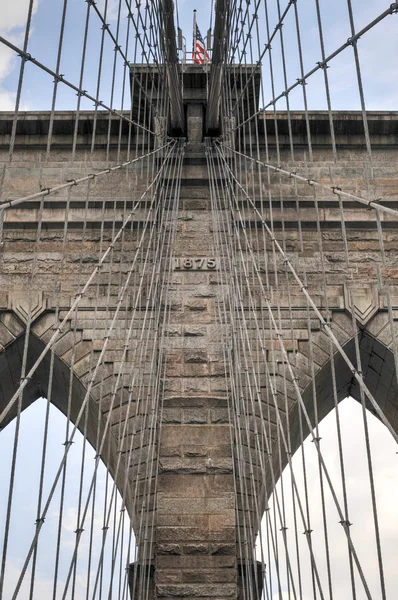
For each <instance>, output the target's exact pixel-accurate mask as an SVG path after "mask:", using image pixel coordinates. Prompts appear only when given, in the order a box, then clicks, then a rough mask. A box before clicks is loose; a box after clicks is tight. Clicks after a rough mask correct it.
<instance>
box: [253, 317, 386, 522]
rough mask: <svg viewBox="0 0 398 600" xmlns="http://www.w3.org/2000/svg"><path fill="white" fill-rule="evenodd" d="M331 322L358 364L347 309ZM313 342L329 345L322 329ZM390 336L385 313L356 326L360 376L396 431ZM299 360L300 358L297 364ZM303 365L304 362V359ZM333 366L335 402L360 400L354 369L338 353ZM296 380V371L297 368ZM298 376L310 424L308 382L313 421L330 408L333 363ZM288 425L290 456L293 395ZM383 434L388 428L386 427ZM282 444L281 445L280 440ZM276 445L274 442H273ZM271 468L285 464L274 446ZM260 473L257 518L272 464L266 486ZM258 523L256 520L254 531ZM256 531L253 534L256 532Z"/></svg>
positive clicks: (294, 440) (295, 417) (294, 446)
mask: <svg viewBox="0 0 398 600" xmlns="http://www.w3.org/2000/svg"><path fill="white" fill-rule="evenodd" d="M334 318H335V322H334V323H333V324H332V328H333V329H334V331H335V333H336V331H337V329H339V334H338V338H339V339H340V341H341V343H342V346H343V349H344V351H345V352H346V354H347V356H348V358H349V359H350V360H351V362H352V363H353V364H354V366H355V367H357V360H356V351H355V340H354V338H353V337H352V335H351V336H349V335H348V334H347V332H348V331H352V329H351V325H350V323H351V317H349V316H348V315H347V314H344V313H339V314H337V315H334ZM344 327H345V339H344V338H343V328H344ZM315 335H318V341H320V340H323V344H324V347H325V348H328V347H329V340H328V339H327V338H326V335H325V334H324V333H323V332H319V333H317V334H315ZM391 346H392V337H391V332H390V325H389V320H388V315H387V314H386V313H385V312H384V313H383V312H379V313H378V314H376V315H375V317H374V318H373V319H372V320H371V321H370V322H369V323H368V326H367V327H366V328H363V329H361V330H360V333H359V349H360V357H361V367H362V371H363V377H364V381H365V383H366V385H367V386H368V388H369V391H370V392H371V393H372V395H373V397H374V398H375V400H376V402H377V404H378V405H379V407H380V409H381V410H382V411H383V413H384V415H385V416H386V418H387V419H388V421H389V422H390V423H391V425H392V427H393V429H394V430H395V431H396V432H397V433H398V383H397V377H396V373H395V363H394V354H393V351H392V349H391ZM298 364H300V363H298ZM303 364H304V363H303ZM334 366H335V373H336V387H337V399H338V402H339V403H340V402H341V401H342V400H344V399H345V398H346V397H347V396H351V397H353V398H354V399H355V400H357V401H359V402H360V391H359V386H358V383H357V381H356V379H355V377H354V375H353V373H352V372H351V371H350V369H349V368H348V366H347V364H346V362H345V360H344V358H343V357H342V356H341V354H340V353H339V352H335V353H334ZM296 374H297V375H298V377H299V380H300V372H299V371H297V373H296ZM301 375H302V377H301V380H305V381H306V385H305V387H304V388H303V389H302V398H303V401H304V404H305V407H306V410H307V412H308V415H309V418H310V420H311V422H312V424H313V427H315V414H314V402H313V385H314V384H315V388H316V398H317V410H318V421H319V423H320V422H321V421H322V420H323V419H324V418H325V417H326V416H327V415H328V414H329V413H330V412H331V411H332V410H333V409H334V408H335V398H334V393H333V379H332V364H331V360H330V358H329V359H328V360H326V361H325V362H324V364H323V365H322V366H321V367H318V370H317V371H316V373H315V378H314V380H315V381H313V379H312V378H310V377H309V376H308V371H307V372H304V367H303V371H302V373H301ZM366 407H367V409H368V410H369V411H370V412H371V413H372V414H374V415H375V416H377V414H376V412H375V410H374V408H373V407H372V405H371V404H370V402H369V401H367V403H366ZM287 427H288V428H289V433H290V441H291V453H292V456H293V455H294V454H295V452H296V451H297V450H298V449H299V448H300V446H301V435H300V428H299V405H298V402H297V400H296V401H295V403H294V405H293V406H292V408H291V410H290V412H289V415H288V420H287V421H286V422H285V428H287ZM303 430H304V439H305V438H306V437H307V436H308V435H309V431H308V427H307V425H306V424H305V423H304V420H303ZM386 435H388V432H387V431H386ZM281 448H282V445H281ZM275 449H276V445H275ZM272 461H273V472H274V478H275V481H276V482H277V481H278V480H279V478H280V476H281V474H282V473H283V471H284V469H285V467H286V466H287V463H288V459H287V455H286V453H285V452H284V451H283V449H282V451H281V456H280V455H279V452H278V451H275V452H274V453H273V459H272ZM259 477H260V485H259V488H258V489H259V490H261V491H260V502H259V508H260V519H261V518H262V515H263V514H264V510H265V506H266V500H265V490H267V495H268V497H270V495H271V494H272V492H273V483H272V481H273V478H272V475H271V469H270V468H269V466H268V468H267V467H266V485H265V487H264V484H263V480H262V475H261V474H260V473H259ZM259 526H260V524H259V523H256V527H255V529H256V532H257V531H258V528H259ZM256 532H255V533H256Z"/></svg>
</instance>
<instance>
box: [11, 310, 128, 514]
mask: <svg viewBox="0 0 398 600" xmlns="http://www.w3.org/2000/svg"><path fill="white" fill-rule="evenodd" d="M10 316H11V315H10V314H9V315H8V317H10ZM12 320H13V321H14V326H16V324H17V320H16V318H14V319H12ZM14 335H15V337H14V339H13V340H12V341H9V343H7V344H6V345H5V346H4V348H3V350H2V351H1V352H0V411H2V410H3V409H4V407H5V406H7V404H8V402H9V400H10V398H11V397H12V396H13V394H14V393H15V392H16V390H17V389H18V385H19V382H20V379H21V366H22V356H23V349H24V343H25V331H24V330H23V328H22V327H21V326H19V327H18V328H16V329H14ZM0 341H2V340H0ZM44 347H45V343H44V342H43V340H41V339H40V337H39V336H38V335H36V333H30V335H29V344H28V355H27V369H28V370H29V368H30V367H31V366H32V365H33V364H34V362H35V361H36V360H37V358H38V357H39V355H40V354H41V352H42V351H43V349H44ZM49 372H50V352H48V353H47V354H46V356H45V357H44V359H43V360H42V362H41V363H40V365H39V366H38V368H37V369H36V371H35V373H34V375H33V376H32V379H31V380H30V381H29V383H28V384H27V386H26V388H25V390H24V394H23V406H22V410H25V409H26V408H27V407H28V406H30V405H31V404H32V403H33V402H35V401H36V400H37V399H38V398H40V397H45V398H46V397H48V391H49V390H48V383H49V382H48V375H49ZM70 379H71V381H72V394H71V421H72V423H75V422H76V418H77V415H78V413H79V410H80V408H81V406H82V402H83V400H84V397H85V394H86V388H85V386H84V385H83V383H82V382H81V380H80V378H79V377H78V376H77V375H76V373H73V376H72V378H70V366H69V365H68V364H67V363H66V362H65V361H64V360H62V359H61V358H60V357H59V356H58V355H57V354H56V353H55V357H54V370H53V385H52V395H51V402H52V404H53V405H54V406H56V407H57V408H58V409H59V410H60V411H61V412H62V413H63V414H64V415H65V416H66V415H67V406H68V391H69V383H70ZM99 410H100V409H99V407H98V404H97V402H96V401H95V399H94V398H93V397H92V396H90V397H89V399H88V419H87V434H86V436H87V440H88V441H89V442H90V444H91V445H92V446H93V448H94V450H95V451H96V452H98V448H97V427H98V422H99V423H100V435H99V438H100V439H101V437H102V434H103V432H104V429H105V417H104V415H99ZM16 414H17V404H14V406H13V408H12V409H11V410H10V412H9V413H8V415H7V418H6V421H5V422H4V424H3V427H4V426H7V424H8V423H10V422H11V421H12V420H13V419H14V418H15V416H16ZM78 429H79V430H80V431H81V432H82V429H83V420H81V423H80V424H79V425H78ZM101 459H102V461H103V462H104V464H105V467H106V468H107V469H108V470H109V473H110V474H111V475H112V478H113V479H114V480H115V481H116V485H117V488H118V490H119V492H120V493H122V492H123V488H124V476H125V469H126V466H125V463H124V461H123V457H122V458H121V461H122V462H121V463H120V466H119V472H118V475H117V477H116V479H115V476H116V466H117V460H118V444H117V440H116V438H115V437H114V435H113V433H112V431H111V428H110V427H108V431H107V433H106V437H105V443H104V445H103V450H102V452H101ZM125 501H126V508H127V509H128V511H129V514H130V517H131V518H133V515H132V510H133V502H132V497H131V490H130V486H127V492H126V498H125Z"/></svg>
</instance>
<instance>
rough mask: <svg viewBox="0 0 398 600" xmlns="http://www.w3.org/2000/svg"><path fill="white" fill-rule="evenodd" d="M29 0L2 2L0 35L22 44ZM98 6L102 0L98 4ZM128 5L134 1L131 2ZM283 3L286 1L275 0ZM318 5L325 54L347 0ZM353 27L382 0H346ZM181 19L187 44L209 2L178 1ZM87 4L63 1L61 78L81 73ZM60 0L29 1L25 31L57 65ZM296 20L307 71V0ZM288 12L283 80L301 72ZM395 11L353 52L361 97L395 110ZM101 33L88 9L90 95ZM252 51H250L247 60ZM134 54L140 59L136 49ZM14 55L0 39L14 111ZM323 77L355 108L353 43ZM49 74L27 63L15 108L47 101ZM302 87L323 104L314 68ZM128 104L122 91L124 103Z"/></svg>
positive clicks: (107, 59) (107, 74) (113, 0)
mask: <svg viewBox="0 0 398 600" xmlns="http://www.w3.org/2000/svg"><path fill="white" fill-rule="evenodd" d="M28 3H29V0H14V1H13V2H4V4H5V6H4V7H2V18H1V20H0V35H2V36H3V37H5V38H7V39H9V40H11V41H12V42H13V43H14V44H15V45H17V46H19V47H21V46H22V45H23V39H24V31H25V23H26V14H27V7H28ZM97 4H98V6H99V7H100V8H101V7H102V9H103V7H104V0H102V1H101V2H100V3H97ZM118 4H119V2H118V0H109V3H108V14H107V18H106V21H107V23H109V25H110V27H111V29H112V31H113V32H114V33H116V28H117V7H118ZM133 4H134V3H133ZM268 4H269V20H270V30H271V31H273V29H274V27H275V24H276V23H277V21H278V16H277V10H276V6H277V5H276V0H275V1H274V2H271V3H268ZM280 4H281V8H282V9H283V8H284V6H285V4H286V3H284V2H282V1H281V3H280ZM320 5H321V11H322V19H323V28H324V40H325V52H326V55H328V54H329V53H331V52H332V51H334V50H335V49H336V48H338V47H339V46H340V45H341V44H343V43H344V42H345V41H346V40H347V38H349V37H350V35H351V34H350V27H349V21H348V17H347V15H348V13H347V0H334V1H333V2H327V1H326V0H321V2H320ZM352 5H353V10H354V16H355V24H356V29H357V30H360V29H362V28H363V27H364V26H365V25H367V24H368V23H369V22H371V21H372V20H373V19H374V18H375V17H376V16H378V15H379V14H381V13H382V12H383V11H384V10H385V9H387V8H388V7H389V6H390V2H389V1H385V0H352ZM177 6H178V15H179V23H180V26H181V27H182V29H183V33H184V35H185V37H186V39H187V47H188V49H190V47H191V44H192V14H193V13H192V11H193V9H194V8H197V10H198V12H197V15H198V16H197V19H198V25H199V27H200V30H201V32H202V35H203V37H205V36H206V32H207V29H208V28H209V26H210V14H211V1H210V0H204V1H202V2H200V3H195V2H192V1H191V0H182V1H181V0H180V2H178V3H177ZM122 7H124V8H123V13H122V17H123V18H122V19H121V24H120V36H119V41H120V45H121V47H122V48H123V49H126V24H127V19H126V10H125V2H124V1H123V2H122ZM86 8H87V4H86V3H85V2H83V0H69V1H68V4H67V11H66V28H65V37H64V40H63V48H62V53H61V69H60V72H61V73H62V74H64V76H65V78H66V79H69V80H70V81H72V82H74V83H78V81H79V75H80V62H81V55H82V41H83V35H84V26H85V14H86ZM62 9H63V1H61V0H57V1H54V0H35V3H34V9H33V10H34V15H33V20H32V27H31V35H30V38H29V47H28V51H29V52H30V54H31V55H32V56H33V57H35V58H36V59H38V60H40V61H41V62H43V63H44V64H46V65H47V66H49V67H51V68H52V69H55V65H56V60H57V49H58V44H59V29H60V22H61V16H62ZM298 10H299V19H300V26H301V39H302V47H303V60H304V70H305V71H306V72H307V71H309V70H310V69H312V68H313V67H314V66H315V64H316V63H317V62H318V61H320V60H321V53H320V45H319V34H318V26H317V19H316V12H315V2H314V1H313V0H305V1H304V0H302V1H301V2H298ZM293 16H294V15H293V11H292V10H291V11H290V13H289V14H288V16H287V18H286V21H285V25H284V28H283V32H284V38H285V55H286V67H287V80H288V83H289V85H290V84H293V83H294V82H295V81H296V80H297V78H299V77H300V68H299V62H298V52H297V42H296V39H297V38H296V30H295V20H294V18H293ZM397 27H398V16H397V15H392V16H389V17H387V18H386V19H385V20H384V21H383V22H382V23H380V24H379V25H377V26H376V27H375V28H374V29H373V30H372V31H370V32H369V33H366V35H364V36H363V38H361V40H360V41H359V53H360V60H361V68H362V76H363V82H364V89H365V98H366V104H367V107H368V108H369V109H379V110H382V109H383V110H396V108H397V106H398V102H397V101H398V85H397V81H398V61H397V60H396V56H397V55H398V36H397V35H396V31H397ZM259 31H260V50H261V49H262V47H263V45H264V43H265V34H266V27H265V15H264V12H263V11H262V10H260V13H259ZM100 36H101V23H100V21H99V19H98V17H97V16H96V15H94V14H93V15H92V17H91V19H90V24H89V35H88V45H87V63H86V70H85V76H84V82H83V88H84V89H86V90H88V92H90V93H91V94H92V95H94V96H95V95H96V86H97V74H98V64H99V47H100ZM133 48H134V39H133V36H131V35H130V38H129V49H128V50H127V55H128V58H129V61H130V62H134V51H133ZM272 51H273V62H274V73H275V91H276V95H278V94H279V93H281V92H282V91H283V89H284V82H283V71H282V62H281V51H280V43H279V38H278V37H277V38H276V39H275V40H274V43H273V45H272ZM257 55H258V50H257V40H256V38H255V37H254V38H253V59H254V60H256V56H257ZM113 56H114V52H113V44H112V42H111V41H110V39H109V38H108V36H105V47H104V58H103V65H102V79H101V87H100V99H101V100H103V101H104V102H108V103H109V102H110V90H111V79H112V72H113ZM251 59H252V58H251V57H250V53H249V54H248V55H247V58H246V60H247V61H248V62H249V61H250V60H251ZM136 61H137V62H140V61H141V56H140V51H139V52H138V54H137V57H136ZM263 64H264V103H265V104H267V102H269V101H270V100H271V98H272V93H271V87H270V78H269V68H268V61H267V60H266V59H265V60H264V61H263ZM19 67H20V59H19V58H18V57H16V56H15V55H14V53H13V52H12V51H10V50H8V49H7V48H6V47H5V46H3V45H2V44H0V109H2V110H12V109H13V108H14V102H15V91H16V88H17V81H18V75H19ZM328 76H329V79H330V86H331V99H332V108H334V109H355V108H359V101H358V91H357V83H356V73H355V68H354V59H353V52H352V49H351V48H348V49H347V50H345V51H344V52H343V53H342V54H341V55H340V56H338V57H336V58H335V59H334V60H333V61H332V63H331V64H330V68H329V69H328ZM122 77H123V61H122V59H121V58H120V59H118V61H117V69H116V92H115V95H114V105H115V106H117V107H120V105H121V101H122V100H121V98H122ZM52 88H53V82H52V78H51V77H50V76H49V75H47V74H44V73H42V72H40V70H39V69H38V68H37V67H35V66H34V65H31V64H29V63H28V64H27V65H26V74H25V78H24V84H23V89H22V97H21V108H22V109H25V110H45V109H48V108H49V107H50V99H51V97H52ZM307 93H308V98H309V106H310V108H312V109H322V108H325V106H326V103H325V93H324V86H323V77H322V74H321V73H319V74H317V75H314V76H313V77H312V78H310V80H309V81H308V85H307ZM291 104H292V108H297V109H300V108H302V92H301V90H300V89H297V91H294V92H292V95H291ZM75 106H76V96H75V93H74V92H72V91H70V90H68V89H66V87H65V86H63V85H61V86H60V89H59V93H58V99H57V105H56V107H57V108H58V109H73V108H75ZM82 106H83V108H87V109H91V108H92V105H91V103H89V102H83V105H82ZM126 106H128V97H127V99H126V100H125V107H126ZM285 106H286V105H285V103H284V101H281V102H280V103H278V108H280V109H283V108H285Z"/></svg>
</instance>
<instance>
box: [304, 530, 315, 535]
mask: <svg viewBox="0 0 398 600" xmlns="http://www.w3.org/2000/svg"><path fill="white" fill-rule="evenodd" d="M313 531H314V530H313V529H306V530H305V531H303V534H304V535H311V533H312V532H313Z"/></svg>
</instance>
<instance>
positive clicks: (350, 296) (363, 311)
mask: <svg viewBox="0 0 398 600" xmlns="http://www.w3.org/2000/svg"><path fill="white" fill-rule="evenodd" d="M344 305H345V309H346V310H347V311H348V312H350V313H351V312H354V315H355V318H356V320H357V321H358V323H359V324H360V325H362V326H363V327H364V326H365V325H366V324H367V323H368V321H369V320H370V319H371V318H372V317H373V316H374V315H375V314H376V312H377V311H378V310H379V294H378V291H377V285H376V284H375V283H370V284H362V283H361V285H360V286H358V283H357V284H356V285H353V284H352V283H350V282H345V283H344Z"/></svg>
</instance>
